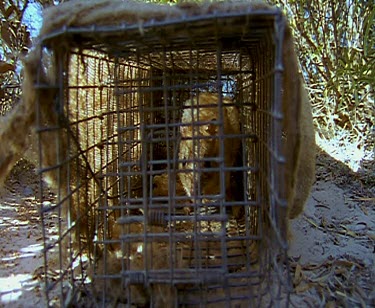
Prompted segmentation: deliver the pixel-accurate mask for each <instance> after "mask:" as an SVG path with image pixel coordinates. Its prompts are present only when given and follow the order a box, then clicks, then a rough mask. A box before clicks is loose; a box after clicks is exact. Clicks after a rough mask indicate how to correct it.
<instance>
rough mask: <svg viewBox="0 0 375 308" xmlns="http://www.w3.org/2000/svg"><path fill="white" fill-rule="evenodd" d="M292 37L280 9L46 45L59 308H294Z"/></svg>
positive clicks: (48, 244)
mask: <svg viewBox="0 0 375 308" xmlns="http://www.w3.org/2000/svg"><path fill="white" fill-rule="evenodd" d="M284 27H285V20H284V18H283V17H282V15H281V13H280V11H279V10H277V9H272V10H264V11H262V10H258V11H251V12H235V13H217V14H215V15H210V16H209V15H207V16H199V18H198V17H189V18H184V19H180V20H174V21H159V22H155V21H152V22H145V23H144V24H143V25H142V29H141V30H140V29H139V26H137V25H132V24H122V25H114V26H95V27H80V28H79V27H78V28H77V27H72V28H69V27H66V28H64V29H63V30H62V31H58V32H55V33H53V34H51V35H49V36H47V37H44V38H43V41H42V44H43V46H44V47H45V48H44V49H43V51H42V52H41V54H40V57H41V58H43V57H48V58H50V59H52V60H51V63H53V64H54V68H55V71H54V72H53V76H54V83H53V84H52V85H47V84H46V83H45V82H44V80H43V76H42V73H40V74H39V79H38V80H37V82H36V87H37V88H39V89H45V88H48V89H49V91H50V92H51V93H53V95H52V98H51V99H50V101H51V102H52V103H49V104H45V103H44V101H45V99H46V97H45V96H43V95H40V96H39V97H38V98H37V101H38V102H39V103H38V104H37V132H38V136H39V158H40V168H39V171H40V176H41V181H40V183H41V185H42V186H43V185H45V184H44V182H43V179H46V178H47V179H50V183H53V186H54V188H55V191H56V198H55V199H54V200H50V197H49V196H43V195H42V196H41V199H42V203H41V213H42V223H43V231H44V240H45V273H44V275H45V290H46V296H47V301H48V305H58V306H68V305H71V304H79V305H84V306H96V305H99V306H107V305H108V304H109V303H112V304H114V305H115V304H123V305H126V306H129V307H130V306H131V307H138V306H139V307H148V306H152V307H160V306H162V305H168V306H170V307H177V306H181V307H197V306H199V307H213V306H214V305H219V306H220V307H221V306H223V307H224V306H225V307H249V306H255V305H256V306H259V305H266V304H267V305H268V304H269V305H274V304H275V305H287V304H288V298H289V291H290V284H291V283H290V277H289V269H288V259H287V240H286V222H285V221H286V203H287V201H286V193H285V188H284V185H283V182H284V181H283V179H284V172H285V155H284V153H283V151H284V150H285V149H284V148H283V138H282V119H283V117H282V107H281V96H282V83H281V80H282V74H283V70H282V67H283V63H282V55H281V53H282V42H283V29H284ZM60 42H64V43H60ZM67 42H68V43H67ZM41 63H45V62H41ZM40 70H42V67H40ZM40 191H43V190H42V189H41V190H40ZM51 226H53V227H54V228H55V229H54V232H53V233H48V230H50V229H49V228H50V227H51Z"/></svg>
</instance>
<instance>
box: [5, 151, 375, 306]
mask: <svg viewBox="0 0 375 308" xmlns="http://www.w3.org/2000/svg"><path fill="white" fill-rule="evenodd" d="M369 170H372V173H371V172H369V171H368V172H367V173H360V172H358V173H353V172H351V171H350V170H349V169H348V168H346V167H345V166H344V165H342V164H341V163H339V162H336V161H334V160H333V159H332V158H330V157H329V156H328V155H326V154H324V153H321V154H320V155H319V157H318V160H317V181H316V183H315V185H314V187H313V191H312V194H311V197H310V199H309V200H308V202H307V205H306V210H305V214H304V215H303V216H301V217H300V218H298V219H296V220H294V221H293V222H292V229H293V231H294V232H293V233H294V239H293V243H292V245H291V248H290V251H289V255H290V261H291V263H290V264H291V270H292V277H293V283H294V287H295V291H294V292H293V294H292V296H291V303H292V306H295V307H301V305H303V306H305V307H342V306H352V307H374V306H375V289H374V286H373V285H374V283H373V282H374V281H375V269H374V268H375V267H374V264H375V250H374V249H375V247H374V242H375V207H374V204H375V199H374V196H375V175H374V173H373V170H374V169H372V167H370V168H369ZM36 196H38V184H37V177H36V176H35V174H34V173H33V170H32V168H31V167H30V165H29V164H27V163H25V162H21V164H19V166H18V167H17V168H15V169H14V170H13V172H12V174H11V176H10V177H9V179H8V181H7V183H6V187H5V188H4V189H3V191H2V194H1V198H0V237H1V242H0V260H1V261H0V307H43V306H45V302H44V297H43V282H42V280H41V275H40V274H41V272H42V265H43V254H42V230H41V226H40V218H39V214H38V208H37V201H36V198H37V197H36ZM52 229H53V228H52ZM52 229H51V230H52ZM51 232H53V231H51Z"/></svg>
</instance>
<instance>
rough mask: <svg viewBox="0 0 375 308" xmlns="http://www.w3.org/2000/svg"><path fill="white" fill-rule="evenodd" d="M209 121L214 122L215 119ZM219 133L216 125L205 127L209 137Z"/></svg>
mask: <svg viewBox="0 0 375 308" xmlns="http://www.w3.org/2000/svg"><path fill="white" fill-rule="evenodd" d="M211 121H216V119H211ZM218 131H219V127H218V126H217V125H216V124H212V123H210V124H207V127H206V132H207V133H209V134H210V135H217V133H218Z"/></svg>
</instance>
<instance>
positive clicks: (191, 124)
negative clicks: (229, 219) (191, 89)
mask: <svg viewBox="0 0 375 308" xmlns="http://www.w3.org/2000/svg"><path fill="white" fill-rule="evenodd" d="M219 100H220V97H219V95H218V94H215V93H201V94H199V95H198V96H196V97H193V98H192V99H189V100H187V101H186V102H185V103H184V111H183V115H182V119H181V124H182V126H181V129H180V132H181V142H180V148H179V160H180V163H179V169H180V172H179V173H178V174H179V178H180V181H181V184H182V186H183V188H184V189H185V191H186V194H187V195H188V196H190V197H193V196H194V195H203V196H205V195H218V194H220V192H221V189H220V188H221V186H220V173H219V171H205V172H201V171H200V170H201V169H203V168H205V169H209V168H219V167H220V163H218V162H217V161H216V160H215V159H217V158H218V157H220V154H221V152H220V139H219V136H220V133H221V134H223V136H224V137H223V138H224V141H223V142H224V149H223V153H222V157H224V167H226V168H229V167H233V166H234V162H235V159H236V156H237V152H238V151H239V149H240V144H241V140H240V138H235V137H233V136H232V137H227V135H239V134H240V124H239V115H238V109H237V107H236V106H234V105H233V102H232V100H231V99H229V98H225V97H224V98H222V105H223V108H222V111H223V112H222V118H221V117H220V113H219ZM220 120H222V123H223V125H222V130H220V127H219V125H218V124H217V123H216V122H217V121H220ZM201 159H207V161H206V162H199V160H201ZM194 160H196V161H194ZM182 171H183V172H182ZM224 181H225V183H224V186H225V197H226V199H227V200H233V192H232V189H231V185H230V181H231V172H230V171H226V172H225V178H224ZM199 187H200V190H199ZM234 212H235V213H234V215H235V216H236V215H237V214H238V212H239V209H238V208H235V209H234Z"/></svg>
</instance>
